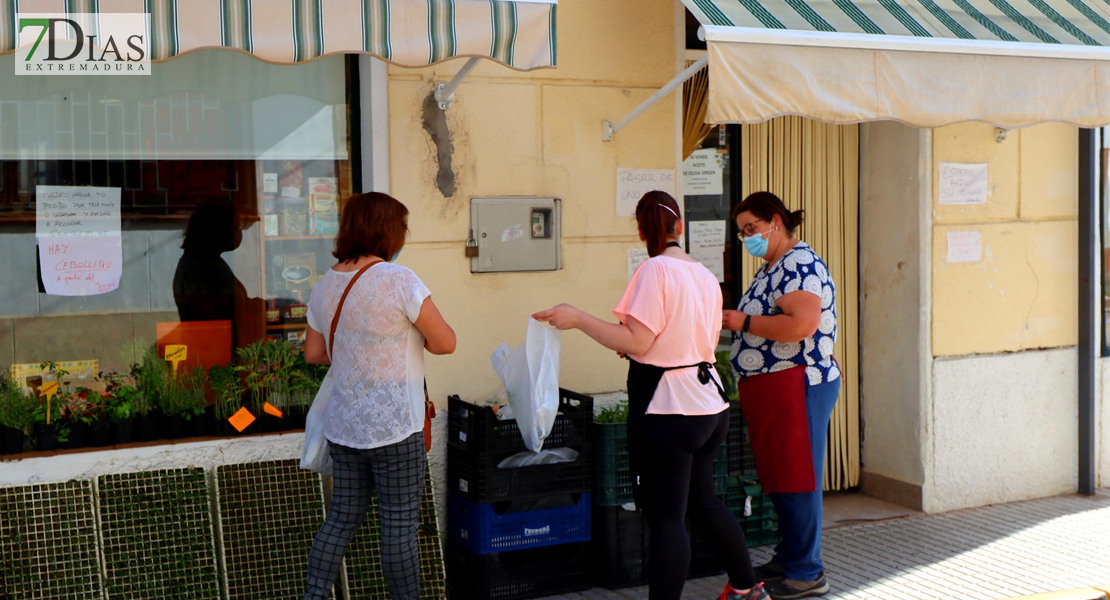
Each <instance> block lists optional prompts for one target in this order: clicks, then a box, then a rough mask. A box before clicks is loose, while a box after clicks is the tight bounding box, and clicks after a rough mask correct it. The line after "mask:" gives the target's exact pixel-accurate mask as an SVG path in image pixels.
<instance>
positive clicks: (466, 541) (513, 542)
mask: <svg viewBox="0 0 1110 600" xmlns="http://www.w3.org/2000/svg"><path fill="white" fill-rule="evenodd" d="M575 499H576V503H575V504H574V505H572V506H565V507H560V508H542V509H538V510H523V511H519V512H510V511H512V509H513V508H514V503H512V502H498V503H495V504H478V503H476V502H471V501H469V500H467V499H465V498H462V497H460V496H458V495H455V494H451V495H450V496H449V497H448V503H447V510H448V514H447V519H448V528H449V529H450V530H451V541H452V542H453V543H455V544H456V545H458V546H460V547H461V548H463V549H465V550H469V551H470V552H474V553H475V554H493V553H495V552H509V551H512V550H524V549H527V548H540V547H543V546H554V545H556V544H569V543H572V542H585V541H589V539H590V514H591V512H592V506H591V500H590V494H580V495H577V497H576V498H575Z"/></svg>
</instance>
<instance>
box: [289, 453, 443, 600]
mask: <svg viewBox="0 0 1110 600" xmlns="http://www.w3.org/2000/svg"><path fill="white" fill-rule="evenodd" d="M328 449H329V452H330V453H331V459H332V464H333V468H332V481H333V488H334V489H333V493H332V501H331V507H330V508H329V510H328V513H327V518H325V519H324V525H323V526H322V527H321V528H320V532H319V533H317V534H316V540H315V541H314V542H313V544H312V551H311V552H309V554H308V585H307V587H306V589H305V594H304V597H305V600H324V599H326V598H327V597H328V592H329V591H331V588H332V586H333V585H334V584H335V578H336V576H338V575H339V569H340V567H341V565H342V563H343V555H344V554H346V552H347V545H348V544H350V543H351V539H353V538H354V537H355V533H356V532H357V531H358V528H359V526H360V525H362V522H363V521H364V520H366V511H367V510H368V509H369V508H370V499H371V494H373V493H374V490H375V488H376V489H377V491H378V508H379V510H380V511H381V519H382V571H384V572H385V579H386V583H388V584H389V595H390V596H391V597H392V599H393V600H419V598H420V554H419V551H418V548H417V542H416V534H417V528H418V527H419V525H420V494H421V492H422V491H423V490H424V473H425V470H424V469H425V464H426V461H427V456H426V455H425V454H424V433H423V432H419V433H415V434H413V435H412V436H410V437H409V438H408V439H406V440H405V441H403V442H398V443H396V444H392V445H389V446H383V447H381V448H374V449H372V450H356V449H354V448H348V447H346V446H340V445H338V444H331V443H329V444H328Z"/></svg>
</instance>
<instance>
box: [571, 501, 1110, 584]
mask: <svg viewBox="0 0 1110 600" xmlns="http://www.w3.org/2000/svg"><path fill="white" fill-rule="evenodd" d="M823 553H824V559H825V566H826V568H827V570H828V573H829V578H830V580H831V583H832V585H833V592H832V593H830V594H829V595H827V596H826V598H844V599H852V600H872V599H875V600H878V599H883V600H897V599H902V598H905V599H908V600H934V599H937V600H939V599H944V600H953V599H959V600H997V599H1000V598H1011V597H1014V596H1021V595H1026V594H1036V593H1041V592H1049V591H1057V590H1066V589H1072V588H1078V587H1086V586H1093V585H1105V584H1108V583H1110V490H1103V491H1102V492H1100V494H1099V495H1098V496H1095V497H1093V498H1090V497H1084V496H1061V497H1057V498H1046V499H1043V500H1032V501H1028V502H1016V503H1013V504H1002V505H998V506H988V507H984V508H977V509H971V510H964V511H957V512H952V513H945V514H939V515H917V516H909V517H905V518H895V519H893V520H882V521H876V522H870V523H865V524H858V525H849V526H843V527H836V528H832V529H826V530H825V533H824V537H823ZM753 554H754V558H755V560H756V562H757V564H758V563H761V562H764V561H766V560H767V558H768V557H769V554H770V548H759V549H756V550H755V551H754V552H753ZM725 580H726V578H725V577H724V576H720V577H710V578H706V579H699V580H694V581H690V582H688V583H687V585H686V589H685V592H684V594H683V598H684V600H709V599H715V598H716V597H717V596H718V594H720V592H721V589H722V587H723V586H724V583H725ZM641 598H647V588H643V587H639V588H627V589H622V590H603V589H594V590H591V591H588V592H583V593H581V594H567V595H566V596H560V597H557V600H568V599H570V600H580V599H585V600H627V599H641Z"/></svg>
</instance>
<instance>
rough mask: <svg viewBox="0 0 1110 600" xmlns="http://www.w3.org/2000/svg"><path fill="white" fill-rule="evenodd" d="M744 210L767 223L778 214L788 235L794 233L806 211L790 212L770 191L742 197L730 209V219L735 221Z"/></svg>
mask: <svg viewBox="0 0 1110 600" xmlns="http://www.w3.org/2000/svg"><path fill="white" fill-rule="evenodd" d="M746 212H750V213H752V214H753V215H755V216H756V218H758V219H760V220H763V221H766V222H768V223H770V222H771V219H773V218H774V217H775V215H778V216H779V218H780V219H782V227H783V229H786V232H787V233H789V234H790V235H794V230H796V229H797V228H798V227H799V226H801V224H802V221H804V220H805V213H806V211H804V210H795V211H793V212H791V211H790V209H788V208H786V204H785V203H783V201H782V199H781V198H779V197H778V196H776V195H774V194H772V193H771V192H756V193H754V194H752V195H750V196H748V197H747V198H744V201H743V202H741V203H740V204H737V205H736V207H735V208H733V209H732V220H733V221H736V217H738V216H740V215H741V214H743V213H746Z"/></svg>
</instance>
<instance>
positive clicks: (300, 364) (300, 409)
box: [285, 352, 328, 429]
mask: <svg viewBox="0 0 1110 600" xmlns="http://www.w3.org/2000/svg"><path fill="white" fill-rule="evenodd" d="M327 373H328V366H327V365H310V364H308V361H306V360H305V358H304V354H302V353H300V352H298V353H297V356H296V359H295V361H294V373H293V376H292V379H291V381H290V385H289V389H290V394H289V408H288V410H287V411H286V416H285V418H286V419H287V420H288V421H289V427H290V429H304V426H305V417H307V416H308V409H309V408H310V407H311V406H312V401H313V400H315V399H316V393H317V392H319V391H320V384H321V383H323V381H324V376H325V375H327Z"/></svg>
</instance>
